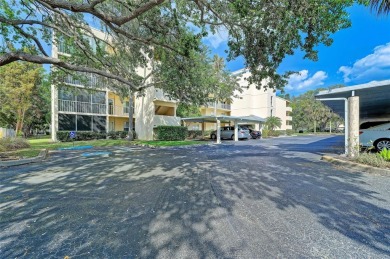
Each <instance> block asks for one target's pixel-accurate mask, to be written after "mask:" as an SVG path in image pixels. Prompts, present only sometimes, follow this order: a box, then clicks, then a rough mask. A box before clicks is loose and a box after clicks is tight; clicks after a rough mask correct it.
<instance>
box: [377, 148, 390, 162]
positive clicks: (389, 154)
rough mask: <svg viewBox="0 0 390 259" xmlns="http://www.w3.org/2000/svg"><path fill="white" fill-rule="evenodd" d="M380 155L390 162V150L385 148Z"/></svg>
mask: <svg viewBox="0 0 390 259" xmlns="http://www.w3.org/2000/svg"><path fill="white" fill-rule="evenodd" d="M379 155H380V156H381V157H382V158H383V159H384V160H386V161H390V150H387V149H386V148H384V149H383V150H382V151H381V152H380V153H379Z"/></svg>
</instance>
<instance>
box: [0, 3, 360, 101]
mask: <svg viewBox="0 0 390 259" xmlns="http://www.w3.org/2000/svg"><path fill="white" fill-rule="evenodd" d="M354 2H355V1H353V0H345V1H333V0H324V1H306V0H297V1H284V0H276V1H264V0H253V1H246V0H237V1H225V0H215V1H206V0H171V1H168V0H141V1H140V0H128V1H109V0H96V1H79V0H69V1H63V0H31V1H24V0H11V1H9V0H0V23H1V24H0V32H1V34H0V35H1V38H2V41H1V42H4V43H5V44H4V45H3V46H1V49H0V66H3V65H6V64H9V63H11V62H15V61H17V60H24V61H28V62H33V63H38V64H51V65H53V66H55V67H57V69H58V70H59V71H64V72H67V73H71V72H72V71H81V72H86V73H94V74H97V75H100V76H103V77H106V78H109V79H111V80H113V81H115V82H116V83H117V84H123V85H127V86H128V87H129V88H130V89H131V91H133V92H139V91H142V89H145V88H146V87H149V86H152V85H155V83H156V82H161V81H162V80H161V79H166V78H158V77H157V74H158V73H156V72H161V71H163V70H165V69H168V70H175V71H176V74H180V73H181V71H182V70H186V65H187V64H189V63H191V62H198V60H197V59H198V58H199V56H198V55H197V54H196V53H202V52H203V50H202V44H201V39H202V38H204V37H207V35H208V34H209V33H215V32H216V31H218V30H227V31H228V33H229V38H228V46H229V50H228V60H233V59H235V58H238V57H243V58H244V60H245V66H246V67H247V68H248V69H249V70H250V72H251V77H250V78H249V81H250V83H254V84H255V85H257V86H258V87H264V88H267V87H271V88H275V89H282V87H283V86H284V85H285V84H286V79H287V77H288V76H289V75H290V74H291V72H287V73H286V74H284V75H280V74H278V73H277V69H278V67H279V65H280V63H281V62H282V60H283V59H284V57H285V56H286V55H292V54H293V53H294V51H296V50H298V49H299V50H302V51H303V52H304V53H305V58H309V59H312V60H317V58H318V56H317V50H316V49H315V47H316V46H317V45H319V44H324V45H327V46H329V45H330V44H331V43H332V39H331V37H330V35H331V33H335V32H336V31H338V30H340V29H343V28H346V27H348V26H350V21H349V18H348V14H347V12H346V8H347V7H349V6H351V5H352V4H353V3H354ZM359 2H364V1H363V0H359ZM270 14H272V15H270ZM319 17H320V19H319ZM89 25H93V26H94V27H98V29H100V30H102V31H103V32H105V33H106V34H107V35H108V37H106V39H104V40H99V39H98V38H97V37H96V36H95V34H94V33H93V31H92V29H91V27H90V26H89ZM189 28H196V29H194V30H192V29H189ZM52 34H54V36H55V37H54V41H55V42H56V43H57V44H59V43H61V42H64V41H65V42H67V43H70V44H72V48H71V51H72V53H71V54H72V57H71V58H65V57H63V58H60V59H58V58H53V57H50V56H49V54H48V53H47V51H46V48H45V45H47V44H49V45H50V44H51V39H52ZM85 35H87V36H88V37H85ZM9 43H13V45H14V46H20V47H19V48H11V47H10V44H9ZM26 46H27V47H30V48H34V49H35V50H36V52H35V53H26V52H24V51H23V48H24V47H26ZM107 49H109V50H110V55H107V54H106V50H107ZM150 60H154V61H156V62H154V63H153V66H152V67H151V71H150V72H151V74H152V75H153V76H154V78H156V79H155V80H150V81H149V83H145V84H141V85H140V84H138V82H137V76H138V75H137V68H138V67H148V63H149V61H150ZM192 72H193V73H195V72H197V71H194V70H192ZM155 74H156V75H155ZM162 74H164V73H162ZM200 75H202V74H200ZM180 78H182V77H180V76H178V77H177V78H176V77H175V78H172V79H171V81H176V82H174V83H175V85H176V87H175V89H173V88H171V87H169V88H168V90H170V91H169V92H170V94H173V96H184V97H186V98H188V97H189V96H192V95H195V96H196V95H197V93H198V92H202V91H204V89H203V88H199V89H197V88H195V89H196V90H198V92H196V94H195V93H194V92H195V89H191V91H190V94H187V93H186V91H187V90H188V86H185V87H183V86H182V85H181V82H180V81H179V79H180ZM199 78H200V77H199V76H194V77H192V78H191V83H196V80H198V79H199ZM263 79H267V80H263ZM187 81H188V80H187ZM265 81H267V84H266V85H262V82H265ZM165 82H167V81H165ZM160 86H162V87H163V86H165V84H160ZM183 88H184V89H183ZM163 90H165V89H163ZM173 90H175V91H173Z"/></svg>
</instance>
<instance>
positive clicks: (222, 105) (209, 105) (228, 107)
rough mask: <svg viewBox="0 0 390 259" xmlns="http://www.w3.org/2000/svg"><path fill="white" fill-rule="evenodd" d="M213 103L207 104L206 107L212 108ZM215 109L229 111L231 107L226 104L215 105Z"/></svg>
mask: <svg viewBox="0 0 390 259" xmlns="http://www.w3.org/2000/svg"><path fill="white" fill-rule="evenodd" d="M214 106H215V104H214V103H207V107H209V108H214ZM217 109H224V110H231V105H230V104H227V103H217Z"/></svg>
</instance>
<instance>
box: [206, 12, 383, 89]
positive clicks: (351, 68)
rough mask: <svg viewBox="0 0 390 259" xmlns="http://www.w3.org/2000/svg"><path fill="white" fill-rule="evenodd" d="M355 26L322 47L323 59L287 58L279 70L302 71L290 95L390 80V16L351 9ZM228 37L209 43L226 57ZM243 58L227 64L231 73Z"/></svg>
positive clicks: (291, 83)
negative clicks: (324, 88)
mask: <svg viewBox="0 0 390 259" xmlns="http://www.w3.org/2000/svg"><path fill="white" fill-rule="evenodd" d="M348 12H349V14H350V19H351V21H352V26H351V27H349V28H347V29H344V30H341V31H339V32H337V33H335V34H334V35H333V36H332V38H333V39H334V42H333V44H332V45H331V46H330V47H326V46H319V47H318V48H317V49H318V50H319V60H318V61H317V62H313V61H310V60H304V59H303V55H302V53H300V52H296V53H295V54H294V55H293V56H289V57H287V58H286V59H285V60H284V61H283V63H282V64H281V66H280V69H279V71H280V72H284V71H288V70H293V71H300V74H296V75H293V76H291V77H290V80H289V84H288V85H287V86H286V87H285V91H286V93H290V94H291V95H299V94H301V93H304V92H306V91H308V90H312V89H316V88H319V87H329V86H332V85H334V84H345V85H347V86H351V85H356V84H362V83H368V82H371V81H379V80H385V79H390V16H389V17H387V16H383V15H381V16H377V15H376V14H375V13H374V12H371V10H370V8H369V7H364V6H359V5H355V6H353V7H351V8H349V9H348ZM226 39H227V34H226V33H225V32H220V33H219V34H217V35H211V36H209V37H208V38H207V39H206V40H205V43H206V44H207V45H209V46H210V48H211V50H212V52H213V53H216V54H218V55H220V56H223V57H225V56H226V54H225V53H224V50H225V49H226V48H227V45H226ZM243 66H244V63H243V60H242V59H238V60H234V61H231V62H229V63H228V64H227V68H228V69H229V70H230V71H235V70H238V69H241V68H243Z"/></svg>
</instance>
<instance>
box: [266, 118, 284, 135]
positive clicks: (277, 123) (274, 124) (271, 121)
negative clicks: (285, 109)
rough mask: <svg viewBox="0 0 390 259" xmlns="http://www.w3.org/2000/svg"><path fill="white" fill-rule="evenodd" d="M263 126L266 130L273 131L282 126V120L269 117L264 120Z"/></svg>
mask: <svg viewBox="0 0 390 259" xmlns="http://www.w3.org/2000/svg"><path fill="white" fill-rule="evenodd" d="M265 125H266V126H267V129H269V130H271V131H274V130H275V129H276V128H280V127H281V126H282V120H281V119H280V118H279V117H275V116H270V117H267V119H266V120H265Z"/></svg>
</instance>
